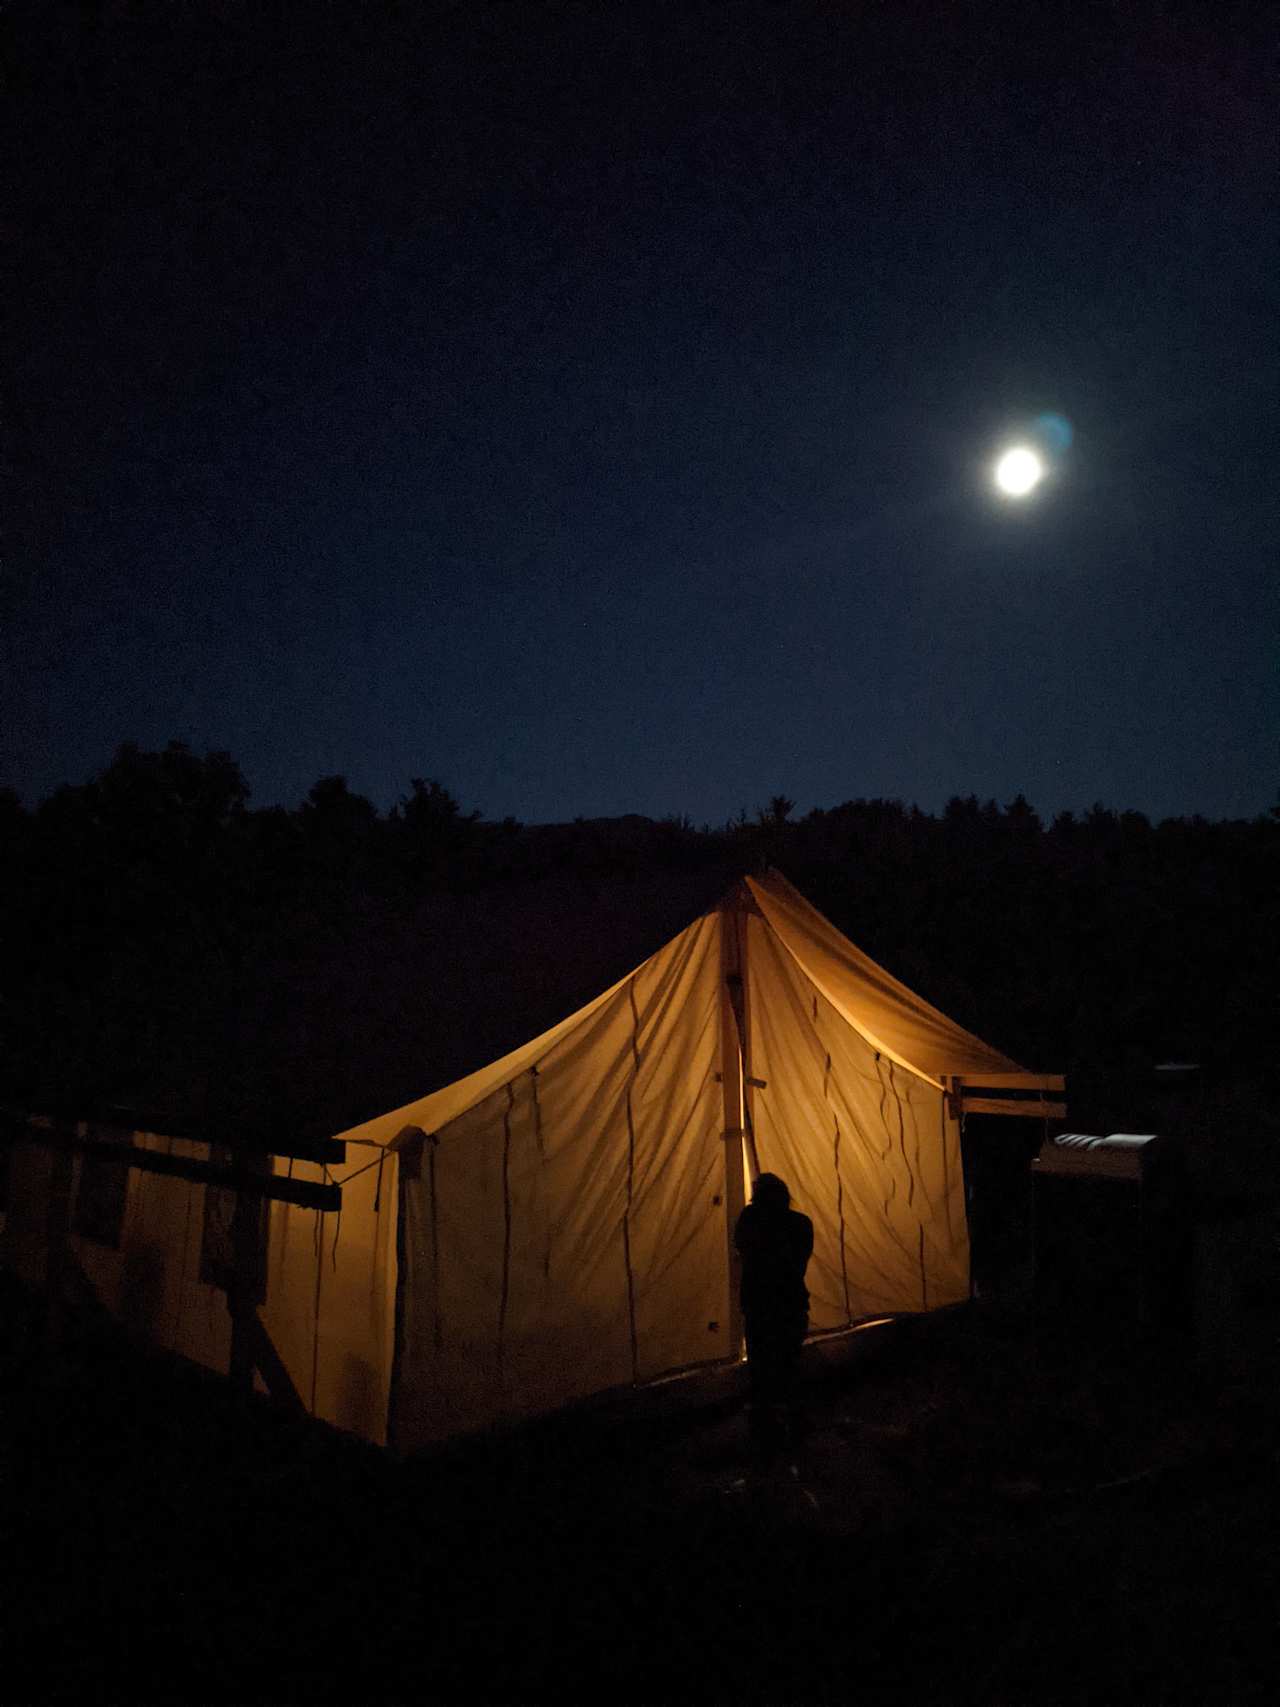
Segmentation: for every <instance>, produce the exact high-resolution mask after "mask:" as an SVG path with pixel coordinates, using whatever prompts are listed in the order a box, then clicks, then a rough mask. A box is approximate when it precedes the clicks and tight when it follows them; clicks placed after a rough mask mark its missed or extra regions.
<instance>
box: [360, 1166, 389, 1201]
mask: <svg viewBox="0 0 1280 1707" xmlns="http://www.w3.org/2000/svg"><path fill="white" fill-rule="evenodd" d="M386 1159H387V1152H386V1151H385V1150H382V1151H380V1152H379V1154H378V1181H377V1184H376V1185H375V1186H374V1188H373V1213H374V1214H375V1215H381V1214H382V1164H383V1163H384V1162H385V1161H386ZM361 1171H363V1170H361Z"/></svg>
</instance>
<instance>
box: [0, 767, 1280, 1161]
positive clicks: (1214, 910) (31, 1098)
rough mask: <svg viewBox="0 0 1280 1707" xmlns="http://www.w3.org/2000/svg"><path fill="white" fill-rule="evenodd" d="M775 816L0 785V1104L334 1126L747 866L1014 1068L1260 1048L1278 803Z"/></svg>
mask: <svg viewBox="0 0 1280 1707" xmlns="http://www.w3.org/2000/svg"><path fill="white" fill-rule="evenodd" d="M793 810H794V809H793V807H792V805H791V803H790V802H789V801H787V800H786V799H785V798H783V797H781V796H777V797H775V798H774V799H773V800H772V801H770V802H769V804H768V805H766V806H764V807H762V808H760V809H759V810H757V811H755V812H754V813H747V812H743V813H742V814H741V815H740V816H739V818H738V819H737V820H735V821H733V822H731V823H729V824H727V825H725V826H724V827H722V828H719V829H712V828H702V829H699V828H696V827H695V826H693V825H692V824H691V823H689V821H688V820H681V819H669V820H666V821H663V822H653V821H651V820H649V819H644V818H620V819H610V820H596V821H586V822H584V821H578V822H576V823H574V824H567V825H554V826H522V825H520V824H517V823H516V822H514V821H513V820H510V819H508V820H504V821H502V822H496V823H495V822H490V821H486V820H485V819H484V818H482V817H481V816H480V815H479V814H478V813H476V812H472V811H467V810H464V808H463V806H462V804H461V803H460V802H459V801H458V800H457V799H455V797H454V796H453V795H452V794H451V793H450V792H449V791H448V790H447V789H446V788H445V787H443V786H442V785H441V784H440V783H438V782H434V781H425V782H424V781H420V780H415V781H414V782H413V783H412V784H411V786H410V789H409V791H408V793H407V794H406V795H405V796H404V797H403V798H402V799H401V801H400V802H399V803H398V804H397V805H396V806H395V807H394V808H393V809H392V810H391V811H390V812H387V813H380V812H379V811H378V810H377V809H376V808H375V807H374V806H373V805H372V804H371V803H370V802H369V801H368V800H366V799H364V798H362V797H361V796H360V795H358V794H353V793H352V792H351V791H350V790H349V789H348V787H347V785H346V783H345V781H344V780H343V779H342V778H341V777H327V778H324V779H323V780H321V781H320V782H317V783H316V785H315V787H314V788H313V789H312V790H311V792H310V794H309V795H308V797H307V799H306V801H305V802H304V803H303V804H302V805H301V806H300V807H298V808H297V809H296V810H293V811H288V810H285V809H283V808H279V807H270V808H266V809H257V810H256V809H253V808H252V807H251V806H250V804H249V791H248V789H247V787H246V785H245V782H244V778H243V776H242V775H241V773H240V770H239V768H238V767H237V765H236V764H235V762H234V761H233V760H232V759H231V758H230V757H229V756H228V755H227V754H225V753H211V754H208V755H206V756H204V757H201V756H199V755H197V754H195V753H193V752H191V751H189V750H188V749H187V748H186V747H185V746H182V745H181V744H177V743H175V744H172V745H170V746H169V747H168V748H167V749H166V750H165V751H163V752H159V753H151V752H142V751H139V750H138V749H137V748H135V747H124V748H122V749H121V750H120V752H119V753H118V755H117V757H116V759H115V761H114V762H113V763H112V764H111V766H110V767H109V768H108V769H107V770H106V771H104V772H103V773H102V774H101V775H100V776H98V777H97V778H95V779H94V780H93V781H91V782H89V783H87V784H85V785H83V786H81V787H67V788H62V789H60V790H58V792H57V793H56V794H54V795H53V796H52V797H51V798H50V799H48V800H46V801H45V802H44V803H43V804H41V805H40V806H39V807H37V808H36V809H35V810H34V811H28V810H25V809H24V808H23V806H22V805H21V803H20V802H19V801H18V800H17V798H16V797H15V796H13V795H12V794H9V795H0V835H2V844H0V849H2V851H0V862H2V864H3V878H4V884H3V894H4V926H3V929H4V954H3V974H2V978H3V983H2V987H0V1053H2V1059H3V1080H4V1082H3V1085H2V1087H0V1088H2V1090H3V1094H4V1096H5V1097H6V1099H7V1100H10V1101H22V1102H25V1103H27V1104H28V1105H30V1106H37V1105H40V1104H42V1103H46V1104H47V1103H57V1104H60V1105H62V1106H65V1107H72V1106H76V1105H80V1106H82V1107H84V1108H86V1109H87V1108H90V1107H92V1108H102V1107H104V1106H107V1105H112V1104H122V1105H125V1106H132V1107H142V1108H147V1109H153V1110H158V1111H161V1112H167V1113H168V1114H169V1115H170V1116H171V1118H172V1119H173V1121H174V1124H175V1125H177V1124H179V1123H180V1122H181V1123H187V1124H192V1125H199V1124H202V1123H213V1122H223V1121H229V1120H233V1121H236V1122H239V1123H242V1124H243V1123H246V1122H250V1123H252V1124H253V1125H255V1126H262V1127H263V1128H264V1129H269V1128H270V1127H271V1125H272V1124H274V1123H279V1122H288V1123H291V1124H293V1125H304V1126H306V1127H308V1128H314V1129H318V1130H329V1131H333V1130H337V1129H339V1128H341V1127H342V1126H344V1125H347V1124H350V1123H352V1122H354V1121H356V1120H358V1119H361V1118H363V1117H365V1116H367V1115H370V1114H372V1113H375V1112H378V1111H380V1110H381V1109H383V1108H386V1107H388V1106H394V1105H395V1104H396V1103H397V1102H402V1101H407V1100H409V1099H410V1098H412V1097H414V1096H419V1095H421V1094H423V1093H424V1092H425V1091H427V1090H430V1089H432V1088H434V1087H435V1086H436V1085H437V1084H440V1083H443V1082H447V1080H448V1079H450V1078H452V1077H455V1076H456V1075H458V1074H460V1073H462V1072H465V1071H468V1070H470V1069H471V1068H473V1067H475V1066H478V1065H480V1064H481V1063H482V1062H483V1061H485V1060H487V1059H490V1058H491V1057H492V1056H494V1055H496V1054H499V1053H501V1052H502V1051H504V1050H506V1049H508V1048H511V1047H513V1046H514V1045H515V1044H516V1043H518V1042H521V1041H523V1039H524V1038H526V1037H528V1036H529V1035H531V1034H532V1033H534V1032H535V1031H537V1030H540V1029H542V1028H544V1027H546V1026H548V1025H550V1024H553V1023H554V1022H555V1021H556V1020H557V1019H558V1018H560V1017H561V1016H562V1015H563V1014H564V1013H565V1012H567V1011H569V1010H570V1009H571V1008H572V1007H573V1006H575V1005H578V1004H580V1003H581V1002H583V1001H585V1000H587V999H588V998H589V997H590V996H592V995H593V994H595V993H596V991H597V990H599V989H600V988H601V987H602V986H603V985H604V984H606V983H607V982H611V981H612V980H614V979H616V978H617V977H619V976H621V975H622V974H623V973H625V972H626V971H627V970H629V969H630V967H631V966H633V965H635V964H637V963H638V962H639V961H640V960H641V959H643V958H644V957H645V956H646V955H647V954H650V953H652V952H653V951H654V950H655V949H656V948H658V947H659V946H660V945H661V944H662V942H663V941H665V940H666V939H667V937H669V936H670V935H672V934H673V933H674V932H675V931H676V930H678V929H680V928H681V927H682V926H683V925H684V924H685V923H687V922H688V921H689V919H690V918H691V917H692V916H693V915H694V914H695V913H696V912H697V911H698V910H699V909H701V908H702V907H705V906H707V905H708V904H710V903H711V902H712V901H714V900H715V898H716V897H717V895H718V894H719V893H721V892H722V891H723V890H724V889H725V888H726V887H727V886H728V884H729V883H730V882H731V881H732V880H733V879H734V877H736V876H738V875H740V874H741V873H742V872H743V871H751V870H754V869H757V868H759V867H760V866H761V865H763V864H765V863H772V864H776V865H777V866H779V867H780V868H781V869H782V870H783V871H784V872H785V873H786V874H787V875H788V876H789V877H790V878H791V880H792V881H793V882H794V883H796V884H797V885H798V887H799V888H800V889H802V890H803V891H804V892H805V894H806V895H808V896H809V898H810V899H811V900H812V901H813V902H814V903H815V904H816V905H817V906H818V907H819V908H821V909H822V911H823V912H825V913H826V914H827V915H828V916H829V917H830V918H831V919H832V920H833V921H834V922H835V923H836V924H837V925H838V926H839V927H840V928H841V929H842V930H844V931H846V932H847V933H848V934H849V935H850V936H851V937H852V938H853V939H854V940H855V941H856V942H858V943H859V944H860V945H861V946H862V947H863V948H865V949H866V951H867V952H868V953H870V954H872V955H873V956H874V957H875V958H876V959H878V960H880V961H882V962H883V963H884V964H885V965H886V966H887V967H888V968H889V969H890V970H891V971H893V972H894V973H895V974H897V975H898V976H899V977H900V978H902V979H903V980H904V981H905V982H906V983H907V984H909V985H911V986H912V987H913V988H914V989H916V990H918V991H920V993H921V994H923V995H925V996H927V997H928V998H929V999H930V1000H932V1001H933V1002H935V1003H936V1004H937V1005H938V1006H940V1007H942V1008H943V1009H945V1010H946V1011H947V1012H948V1013H950V1014H951V1015H953V1016H954V1017H955V1018H956V1019H957V1020H959V1021H960V1022H961V1023H963V1024H965V1025H967V1026H969V1027H971V1028H972V1029H974V1030H975V1031H977V1032H978V1033H979V1034H980V1035H982V1036H983V1037H985V1038H987V1039H988V1040H989V1041H991V1042H992V1043H994V1044H996V1045H997V1046H999V1047H1000V1048H1002V1049H1004V1050H1006V1051H1007V1052H1008V1053H1009V1054H1011V1055H1013V1056H1014V1057H1015V1058H1017V1059H1019V1060H1021V1061H1023V1062H1024V1063H1026V1064H1027V1065H1029V1066H1032V1067H1042V1068H1045V1069H1065V1070H1067V1071H1068V1072H1070V1073H1072V1074H1075V1075H1077V1076H1078V1077H1079V1079H1080V1081H1081V1082H1086V1081H1088V1080H1089V1079H1090V1076H1091V1075H1092V1076H1093V1077H1094V1078H1096V1077H1097V1076H1099V1075H1104V1076H1105V1075H1106V1074H1108V1073H1112V1074H1115V1073H1118V1072H1126V1071H1134V1070H1138V1069H1141V1068H1142V1067H1143V1066H1144V1065H1145V1066H1149V1065H1150V1064H1151V1063H1152V1062H1154V1061H1156V1060H1161V1059H1169V1058H1174V1059H1183V1060H1192V1061H1199V1062H1204V1063H1206V1065H1207V1066H1208V1068H1209V1069H1210V1070H1211V1071H1212V1072H1216V1073H1218V1074H1219V1075H1224V1074H1229V1075H1232V1076H1235V1077H1236V1078H1240V1077H1241V1076H1243V1077H1245V1078H1248V1077H1249V1076H1250V1075H1252V1076H1253V1077H1255V1078H1257V1077H1259V1076H1260V1075H1262V1074H1263V1073H1264V1072H1265V1070H1266V1066H1267V1063H1269V1062H1271V1061H1272V1059H1273V1057H1274V1024H1275V1011H1274V980H1275V974H1274V968H1275V964H1276V958H1275V950H1276V941H1277V930H1276V925H1277V907H1278V902H1277V894H1278V885H1277V881H1276V877H1277V868H1278V862H1277V857H1276V855H1277V849H1278V846H1280V818H1278V817H1277V814H1276V813H1272V814H1271V815H1269V816H1267V817H1263V818H1260V819H1257V820H1253V821H1248V822H1245V821H1238V822H1226V823H1209V822H1206V821H1204V820H1202V819H1198V818H1193V819H1173V820H1168V821H1165V822H1163V823H1160V824H1152V823H1150V822H1149V821H1148V820H1147V819H1146V818H1144V817H1143V816H1141V815H1140V814H1138V813H1135V812H1121V813H1116V812H1112V811H1108V810H1105V809H1103V808H1101V807H1096V808H1094V809H1093V810H1092V811H1090V812H1089V813H1087V814H1085V815H1084V816H1082V817H1073V816H1071V815H1070V814H1067V815H1063V816H1061V817H1059V818H1057V819H1055V820H1053V821H1052V822H1051V823H1047V824H1046V823H1043V822H1042V821H1041V820H1040V819H1039V818H1038V817H1037V815H1036V813H1035V812H1034V811H1033V809H1032V808H1031V806H1030V805H1028V803H1027V802H1026V801H1025V800H1023V799H1021V798H1018V799H1016V800H1014V801H1013V802H1011V803H1010V804H1008V805H1006V806H1003V807H1001V806H998V805H997V804H995V803H994V802H987V803H985V804H984V803H981V802H979V801H978V800H976V799H974V798H972V797H970V798H968V799H958V798H957V799H954V800H952V801H951V802H950V803H949V804H948V805H947V807H946V808H945V810H944V811H943V812H941V813H940V814H930V813H926V812H922V811H920V810H919V809H918V808H915V807H908V806H904V805H902V804H901V803H899V802H897V801H887V800H853V801H849V802H847V803H846V804H844V805H842V806H837V807H834V808H832V809H830V810H819V811H814V812H811V813H810V814H808V816H806V817H804V818H802V819H795V818H793V815H792V814H793Z"/></svg>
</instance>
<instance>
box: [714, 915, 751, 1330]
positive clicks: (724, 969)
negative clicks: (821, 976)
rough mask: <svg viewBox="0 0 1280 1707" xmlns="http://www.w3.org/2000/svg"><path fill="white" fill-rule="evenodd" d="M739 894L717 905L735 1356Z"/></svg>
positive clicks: (739, 1197)
mask: <svg viewBox="0 0 1280 1707" xmlns="http://www.w3.org/2000/svg"><path fill="white" fill-rule="evenodd" d="M746 922H747V921H746V912H745V909H744V906H743V901H742V896H741V894H740V892H739V891H737V890H735V891H734V892H733V894H731V895H729V896H727V897H726V898H725V900H724V901H723V902H722V903H721V906H720V968H721V983H720V1069H721V1070H720V1082H721V1086H722V1089H723V1092H724V1134H723V1136H724V1217H725V1239H726V1243H727V1247H728V1253H729V1261H728V1275H729V1310H728V1322H729V1351H728V1356H729V1357H730V1359H731V1360H732V1361H734V1362H737V1361H738V1359H739V1358H740V1357H741V1355H742V1345H743V1334H744V1331H745V1330H744V1327H743V1321H742V1299H741V1291H742V1285H741V1281H742V1275H741V1268H742V1265H741V1261H740V1259H739V1256H738V1249H737V1246H736V1245H735V1244H734V1237H733V1236H734V1232H735V1230H736V1228H737V1225H738V1217H739V1215H741V1213H742V1211H743V1208H744V1206H745V1202H746V1193H745V1189H744V1184H743V1180H744V1173H745V1168H744V1161H745V1148H744V1143H745V1139H746V1117H747V1109H746V1102H745V1097H746V1083H747V1062H746V1060H745V1059H744V1037H743V1033H742V1030H741V1028H740V1026H739V1014H740V1013H741V1012H742V1007H741V1002H742V996H741V992H742V991H743V989H744V988H745V986H746V975H747V932H746Z"/></svg>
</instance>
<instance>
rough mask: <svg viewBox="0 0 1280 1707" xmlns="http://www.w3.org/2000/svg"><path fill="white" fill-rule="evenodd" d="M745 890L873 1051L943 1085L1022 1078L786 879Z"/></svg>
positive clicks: (769, 877)
mask: <svg viewBox="0 0 1280 1707" xmlns="http://www.w3.org/2000/svg"><path fill="white" fill-rule="evenodd" d="M746 882H747V888H748V890H749V891H750V894H751V897H752V899H753V900H754V901H755V904H756V906H757V907H758V908H759V910H760V915H761V917H762V918H763V919H764V920H765V922H766V923H767V924H768V925H769V927H770V928H771V929H772V930H773V932H774V933H775V935H776V936H777V937H778V938H779V940H780V941H781V942H782V943H783V945H784V946H785V947H786V949H787V950H788V952H789V953H790V954H791V955H792V956H793V958H794V959H795V960H796V962H797V963H798V965H799V966H800V968H801V969H802V971H803V972H804V973H805V975H806V976H807V977H808V979H809V980H810V982H811V983H812V984H813V985H815V987H816V988H817V989H818V990H819V991H820V993H821V994H822V995H823V996H825V997H826V999H827V1000H828V1001H829V1002H830V1003H831V1005H832V1006H833V1007H834V1008H835V1009H836V1010H837V1012H838V1013H840V1014H841V1015H842V1016H843V1018H844V1019H845V1020H847V1022H848V1023H849V1024H850V1025H851V1026H853V1027H854V1029H855V1030H857V1031H858V1032H860V1033H861V1034H862V1036H863V1037H865V1038H866V1040H867V1042H868V1043H870V1044H871V1045H872V1047H873V1048H876V1049H879V1050H880V1051H881V1052H882V1053H883V1054H886V1055H889V1056H891V1057H892V1058H893V1060H895V1061H897V1062H898V1063H899V1065H901V1066H903V1067H906V1068H908V1069H910V1070H911V1071H912V1072H915V1073H917V1074H920V1075H921V1076H923V1077H925V1078H929V1079H932V1080H934V1081H935V1082H937V1083H941V1082H942V1080H943V1079H944V1078H945V1077H947V1076H948V1075H949V1074H963V1075H966V1076H972V1075H974V1074H979V1073H1019V1072H1022V1071H1024V1069H1023V1068H1022V1067H1020V1066H1019V1064H1018V1063H1017V1062H1016V1061H1013V1060H1011V1059H1010V1058H1009V1056H1007V1055H1002V1054H1001V1053H1000V1051H999V1050H997V1049H992V1048H991V1046H990V1045H989V1044H986V1043H984V1042H983V1041H982V1039H981V1038H980V1037H975V1036H974V1035H973V1033H972V1032H970V1031H966V1030H965V1029H964V1027H963V1026H960V1025H957V1024H956V1023H955V1021H954V1020H950V1019H948V1018H947V1016H946V1014H944V1013H941V1012H940V1011H939V1010H938V1009H937V1008H935V1007H933V1006H931V1004H930V1003H928V1002H926V1001H925V1000H924V998H923V997H921V996H917V995H916V994H915V992H914V991H912V990H909V989H908V988H907V986H906V985H905V984H902V983H900V982H899V981H898V979H896V978H895V977H893V975H892V974H891V973H889V972H886V971H885V969H884V967H883V966H878V965H877V964H876V962H875V961H874V960H872V959H871V957H870V955H867V954H864V953H863V952H862V950H861V949H859V948H855V947H854V945H853V943H851V942H850V941H849V939H848V938H847V937H846V936H843V935H842V934H841V932H840V931H838V930H837V929H836V927H835V926H834V925H833V924H832V923H831V921H830V920H829V919H825V918H824V917H823V916H822V914H821V913H820V912H819V911H818V910H817V908H816V907H812V906H810V904H809V903H808V901H806V900H805V898H804V896H803V895H801V893H800V891H799V890H798V889H795V888H793V887H792V885H791V884H790V883H788V882H787V880H786V878H785V877H784V876H783V875H782V873H781V872H780V871H774V870H772V869H771V870H769V871H766V872H765V873H764V874H763V875H762V876H760V877H748V878H747V880H746Z"/></svg>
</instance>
